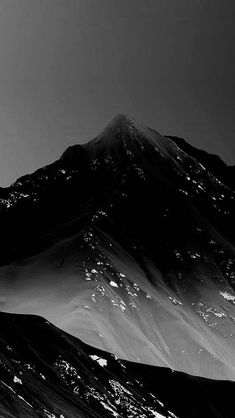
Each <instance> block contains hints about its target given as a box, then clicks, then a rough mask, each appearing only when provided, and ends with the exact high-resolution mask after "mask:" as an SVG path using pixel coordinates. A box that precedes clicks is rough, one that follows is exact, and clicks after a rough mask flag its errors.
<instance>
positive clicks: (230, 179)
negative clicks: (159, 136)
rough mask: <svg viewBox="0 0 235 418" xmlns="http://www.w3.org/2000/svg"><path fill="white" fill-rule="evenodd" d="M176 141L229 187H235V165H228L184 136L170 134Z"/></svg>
mask: <svg viewBox="0 0 235 418" xmlns="http://www.w3.org/2000/svg"><path fill="white" fill-rule="evenodd" d="M167 138H170V139H171V140H172V141H174V142H175V143H176V144H177V145H178V146H179V147H180V148H181V149H182V150H183V151H184V152H186V154H188V155H190V156H191V157H193V158H196V160H197V161H200V163H201V164H203V165H204V166H205V167H207V169H208V170H209V171H210V172H211V173H212V174H213V175H214V176H215V177H217V178H218V179H219V180H221V181H222V182H223V183H224V184H226V185H227V186H228V187H231V188H233V189H234V187H235V166H234V165H232V166H228V165H227V164H225V162H224V161H223V160H221V158H220V157H219V156H218V155H215V154H210V153H208V152H206V151H204V150H201V149H198V148H195V147H193V146H192V145H191V144H189V143H188V142H186V141H185V140H184V139H183V138H178V137H177V136H168V137H167Z"/></svg>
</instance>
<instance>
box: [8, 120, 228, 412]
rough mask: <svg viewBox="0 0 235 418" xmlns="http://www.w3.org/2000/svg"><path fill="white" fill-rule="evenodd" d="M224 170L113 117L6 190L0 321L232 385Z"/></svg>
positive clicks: (202, 155)
mask: <svg viewBox="0 0 235 418" xmlns="http://www.w3.org/2000/svg"><path fill="white" fill-rule="evenodd" d="M218 161H219V162H218ZM232 170H233V168H232V167H227V166H226V165H225V164H224V163H223V162H222V161H221V160H220V159H219V158H218V157H216V156H212V155H210V154H208V153H205V152H204V151H201V150H196V149H195V148H193V147H191V146H190V145H189V144H187V143H186V142H185V141H183V140H180V139H177V138H175V137H164V136H162V135H160V134H159V133H157V132H156V131H155V130H153V129H151V128H148V127H146V126H144V125H143V124H142V123H141V122H139V121H136V120H134V119H133V118H130V117H127V116H125V115H118V116H116V117H115V118H114V119H113V120H112V121H111V122H110V123H109V124H108V126H107V127H106V128H105V129H104V130H103V131H102V132H101V133H100V134H99V135H98V136H97V137H96V138H94V139H93V140H91V141H90V142H88V143H87V144H84V145H75V146H71V147H69V148H68V149H67V150H66V151H65V152H64V153H63V155H62V156H61V158H60V159H59V160H57V161H55V162H54V163H52V164H50V165H48V166H46V167H44V168H41V169H39V170H37V171H36V172H34V173H32V174H29V175H26V176H23V177H21V178H19V179H18V180H17V181H16V182H15V183H13V184H12V185H11V186H10V187H8V188H2V189H1V190H0V228H1V240H0V264H1V266H0V283H1V290H2V292H1V311H3V312H13V313H16V314H34V315H41V316H43V317H45V318H46V319H47V320H48V321H50V322H52V323H53V324H54V325H56V326H57V327H59V328H61V329H62V330H64V331H66V332H68V333H69V334H71V335H73V336H75V337H78V338H79V339H81V340H82V341H83V342H84V343H86V344H88V345H91V346H93V347H96V348H97V349H101V350H104V351H107V352H110V353H113V354H114V355H115V356H117V357H118V358H120V359H122V360H126V361H134V362H136V363H144V364H148V365H151V366H158V367H164V368H168V369H172V370H176V371H179V372H184V373H188V374H191V375H195V376H201V377H204V378H210V379H223V380H234V379H235V355H234V344H235V339H234V321H235V293H234V284H235V269H234V266H235V250H234V236H235V235H234V226H233V225H234V222H233V220H234V197H235V192H234V187H233V179H232V178H231V177H230V175H229V174H228V173H229V172H230V171H231V172H233V171H232ZM187 416H190V415H187Z"/></svg>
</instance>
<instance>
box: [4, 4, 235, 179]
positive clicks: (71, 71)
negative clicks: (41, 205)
mask: <svg viewBox="0 0 235 418" xmlns="http://www.w3.org/2000/svg"><path fill="white" fill-rule="evenodd" d="M234 23H235V3H234V1H233V0H20V1H19V0H0V184H1V185H2V186H6V185H9V184H10V183H11V182H12V181H13V180H15V179H16V177H19V176H20V175H23V174H25V173H27V172H31V171H33V170H35V169H36V168H38V167H40V166H43V165H45V164H47V163H49V162H52V161H54V160H55V159H56V158H58V157H59V156H60V154H61V153H62V152H63V151H64V149H65V148H66V147H67V146H69V145H71V144H75V143H82V142H86V141H87V140H89V139H91V138H92V137H94V136H95V135H96V134H98V133H99V131H100V130H102V129H103V127H104V126H105V125H106V124H107V123H108V122H109V121H110V119H111V118H112V117H113V116H114V115H115V114H116V113H127V114H129V115H130V116H133V117H135V118H137V119H140V120H142V121H143V122H144V123H146V124H147V125H149V126H151V127H152V128H154V129H156V130H158V131H159V132H160V133H162V134H168V135H177V136H182V137H184V138H185V139H186V140H188V141H189V142H191V144H193V145H196V146H198V147H202V148H204V149H206V150H208V151H210V152H214V153H218V154H219V155H220V156H221V157H223V158H224V159H225V161H226V162H228V163H235V141H234V137H235V135H234V134H235V117H234V113H235V89H234V84H235V77H234V74H235V59H234V40H235V24H234Z"/></svg>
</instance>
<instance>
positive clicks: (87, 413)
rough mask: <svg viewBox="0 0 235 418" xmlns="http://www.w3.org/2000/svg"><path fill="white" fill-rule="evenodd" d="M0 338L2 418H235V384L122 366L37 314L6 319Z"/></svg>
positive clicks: (1, 324) (6, 316)
mask: <svg viewBox="0 0 235 418" xmlns="http://www.w3.org/2000/svg"><path fill="white" fill-rule="evenodd" d="M0 334H1V338H0V349H1V350H0V370H1V377H0V388H1V391H0V414H1V416H2V417H4V418H6V417H9V418H26V417H30V418H33V417H35V418H36V417H45V418H78V417H81V418H86V417H87V418H90V417H91V418H98V417H100V418H104V417H117V418H135V417H136V418H140V417H142V418H145V417H146V418H151V417H153V418H154V417H158V418H164V417H165V418H170V417H171V418H190V417H193V418H201V417H202V416H206V417H208V418H219V417H221V418H222V417H223V418H226V417H233V396H232V395H233V392H234V383H230V382H222V383H221V382H214V381H210V380H206V379H200V378H192V377H190V376H187V375H185V374H182V373H177V372H174V373H173V372H172V371H169V370H166V369H161V368H157V367H152V366H145V365H139V364H137V363H129V362H126V361H120V360H118V359H117V358H116V357H115V356H113V355H111V354H108V353H106V352H103V351H100V350H97V349H95V348H93V347H90V346H88V345H86V344H84V343H82V342H81V341H80V340H78V339H76V338H74V337H71V336H69V335H68V334H66V333H64V332H62V331H60V330H59V329H58V328H55V327H54V326H52V325H51V324H50V323H48V322H47V321H45V320H44V319H42V318H39V317H36V316H26V315H12V314H2V313H1V314H0ZM179 388H180V391H179Z"/></svg>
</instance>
